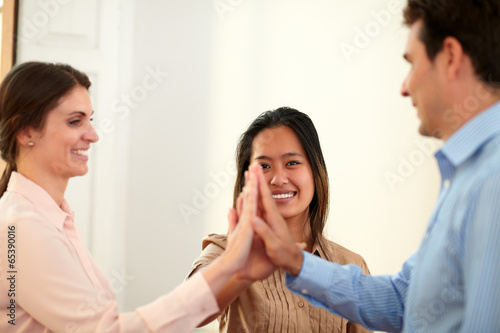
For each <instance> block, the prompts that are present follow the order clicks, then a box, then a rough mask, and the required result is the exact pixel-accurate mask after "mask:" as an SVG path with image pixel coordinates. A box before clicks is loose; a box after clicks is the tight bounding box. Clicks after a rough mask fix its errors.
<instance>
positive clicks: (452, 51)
mask: <svg viewBox="0 0 500 333" xmlns="http://www.w3.org/2000/svg"><path fill="white" fill-rule="evenodd" d="M440 53H442V56H443V59H442V60H443V64H444V66H445V71H446V76H447V78H448V79H450V80H453V79H456V78H457V77H459V76H460V75H461V74H462V72H463V71H464V69H465V68H464V67H463V66H465V65H466V64H467V63H469V62H467V61H465V60H466V58H467V57H468V56H467V54H465V52H464V49H463V47H462V44H461V43H460V42H459V41H458V40H457V39H456V38H455V37H446V38H445V39H444V41H443V48H442V49H441V51H440Z"/></svg>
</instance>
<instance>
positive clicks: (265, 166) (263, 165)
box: [260, 163, 270, 169]
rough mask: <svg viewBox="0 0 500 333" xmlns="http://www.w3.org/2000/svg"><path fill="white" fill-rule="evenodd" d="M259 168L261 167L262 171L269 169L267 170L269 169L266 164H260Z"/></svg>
mask: <svg viewBox="0 0 500 333" xmlns="http://www.w3.org/2000/svg"><path fill="white" fill-rule="evenodd" d="M260 167H261V168H262V169H269V168H270V166H269V165H268V164H265V163H261V164H260Z"/></svg>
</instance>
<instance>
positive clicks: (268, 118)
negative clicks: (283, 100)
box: [233, 107, 329, 248]
mask: <svg viewBox="0 0 500 333" xmlns="http://www.w3.org/2000/svg"><path fill="white" fill-rule="evenodd" d="M280 126H287V127H289V128H291V129H292V130H293V131H294V133H295V135H297V137H298V139H299V141H300V143H301V144H302V147H303V148H304V150H305V151H306V154H307V158H308V159H309V163H310V164H311V169H312V172H313V178H314V195H313V198H312V200H311V203H310V204H309V219H308V220H309V226H310V227H311V236H312V240H313V242H317V243H318V244H319V245H320V246H321V247H322V248H323V237H322V236H323V229H324V228H325V223H326V218H327V216H328V199H329V198H328V196H329V192H328V173H327V170H326V164H325V160H324V158H323V152H322V151H321V145H320V142H319V137H318V133H317V132H316V128H315V127H314V124H313V122H312V120H311V118H309V116H308V115H306V114H305V113H302V112H300V111H298V110H296V109H292V108H289V107H281V108H278V109H276V110H273V111H266V112H264V113H262V114H261V115H260V116H258V117H257V118H256V119H255V120H254V121H253V122H252V124H250V126H249V127H248V129H247V130H246V131H245V133H243V134H242V136H241V138H240V141H239V143H238V147H237V151H236V171H237V175H236V183H235V184H234V193H233V206H234V207H236V200H237V199H238V195H239V194H240V192H241V190H242V189H243V186H244V185H245V171H246V170H248V167H249V165H250V157H251V155H252V143H253V140H254V139H255V137H256V136H257V135H258V134H259V133H260V132H262V131H263V130H265V129H268V128H276V127H280Z"/></svg>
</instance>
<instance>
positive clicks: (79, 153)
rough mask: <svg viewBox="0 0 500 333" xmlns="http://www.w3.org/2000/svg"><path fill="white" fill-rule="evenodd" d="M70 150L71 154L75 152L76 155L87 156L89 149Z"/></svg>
mask: <svg viewBox="0 0 500 333" xmlns="http://www.w3.org/2000/svg"><path fill="white" fill-rule="evenodd" d="M71 152H72V153H73V154H76V155H81V156H89V151H88V150H82V149H75V150H72V151H71Z"/></svg>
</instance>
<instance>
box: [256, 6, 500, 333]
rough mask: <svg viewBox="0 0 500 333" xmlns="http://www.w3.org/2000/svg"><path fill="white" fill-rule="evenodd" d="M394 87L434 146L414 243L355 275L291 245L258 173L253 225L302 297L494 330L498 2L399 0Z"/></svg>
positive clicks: (411, 327) (399, 324)
mask: <svg viewBox="0 0 500 333" xmlns="http://www.w3.org/2000/svg"><path fill="white" fill-rule="evenodd" d="M404 16H405V23H406V24H407V25H408V26H409V27H410V34H409V37H408V43H407V46H406V50H405V53H404V58H405V59H406V60H407V61H408V62H409V63H410V64H411V69H410V72H409V73H408V76H407V77H406V79H405V81H404V82H403V85H402V88H401V93H402V95H403V96H408V97H411V100H412V103H413V105H414V106H415V108H416V109H417V112H418V116H419V118H420V121H421V123H420V128H419V131H420V133H421V134H422V135H424V136H433V137H436V138H440V139H442V140H444V144H443V146H442V148H441V149H440V150H439V151H438V152H437V153H436V155H435V156H436V159H437V161H438V165H439V169H440V172H441V176H442V183H441V190H440V194H439V197H438V200H437V203H436V206H435V208H434V211H433V214H432V216H431V218H430V221H429V225H428V228H427V230H426V233H425V235H424V238H423V240H422V243H421V245H420V248H419V249H418V251H417V252H416V253H415V254H414V255H413V256H412V257H410V258H409V259H408V260H407V261H406V262H405V263H404V265H403V267H402V270H401V271H400V272H399V273H397V274H395V275H392V276H389V275H385V276H365V275H362V273H361V269H360V268H359V267H357V266H353V265H347V266H341V265H338V264H335V263H332V262H327V261H325V260H322V259H321V258H319V257H316V256H314V255H312V254H310V253H307V252H305V251H301V249H300V248H298V247H297V246H296V245H295V244H294V242H293V240H292V238H291V237H290V235H289V233H288V229H287V227H286V225H285V224H284V221H283V219H282V218H281V216H280V215H279V213H278V211H277V209H276V205H275V203H274V202H273V200H272V198H271V195H270V193H269V190H268V188H267V186H265V182H264V179H263V178H262V177H261V178H260V180H259V191H260V197H261V199H260V200H261V205H262V207H261V212H262V219H260V218H257V219H256V221H255V223H254V230H255V231H256V233H257V234H258V235H259V236H260V237H261V238H262V240H263V241H264V244H265V247H266V251H267V254H268V257H269V258H270V260H271V261H272V262H273V263H274V264H275V265H277V266H279V267H283V268H284V269H285V270H286V271H287V272H288V273H287V274H286V284H287V286H288V287H289V288H290V289H292V290H293V291H295V292H296V293H297V294H299V295H302V296H304V297H305V298H307V299H308V300H309V301H310V302H311V303H312V304H314V305H316V306H321V307H325V308H328V309H329V310H330V311H332V312H334V313H337V314H339V315H341V316H344V317H346V318H347V319H348V320H350V321H354V322H359V323H361V324H363V325H365V326H366V327H368V328H371V329H376V330H384V331H389V332H399V331H402V330H403V331H405V332H500V102H499V101H500V85H499V84H498V83H495V82H500V0H463V1H456V0H409V2H408V5H407V7H406V8H405V11H404Z"/></svg>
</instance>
